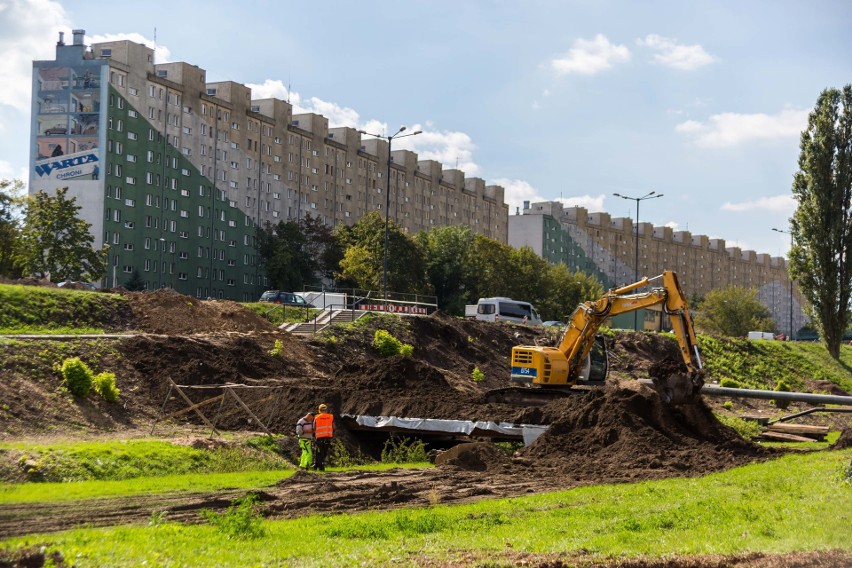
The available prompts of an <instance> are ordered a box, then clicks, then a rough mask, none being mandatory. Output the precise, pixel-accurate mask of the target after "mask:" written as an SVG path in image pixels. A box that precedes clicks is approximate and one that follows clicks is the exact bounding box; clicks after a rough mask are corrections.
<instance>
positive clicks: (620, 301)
mask: <svg viewBox="0 0 852 568" xmlns="http://www.w3.org/2000/svg"><path fill="white" fill-rule="evenodd" d="M660 279H662V286H661V287H655V288H652V289H651V291H649V292H642V293H637V294H631V292H633V291H634V290H637V289H639V288H643V287H645V286H648V285H649V284H651V283H652V282H654V281H657V280H660ZM655 305H662V307H663V309H664V310H665V313H666V314H668V315H669V317H670V319H671V321H672V327H673V330H674V333H675V336H676V337H677V341H678V344H679V346H680V352H681V356H682V358H683V362H684V364H685V365H686V371H687V373H686V375H683V374H679V373H676V374H672V375H670V376H667V377H659V378H654V382H655V385H656V386H657V390H658V391H659V392H660V394H661V395H662V396H663V397H664V398H665V399H666V400H668V401H669V402H672V403H676V404H679V403H682V402H686V401H687V400H689V399H690V398H692V396H693V395H694V394H695V393H697V392H698V391H699V390H700V389H701V386H702V385H703V375H704V372H703V369H702V364H701V358H700V356H699V353H698V347H697V341H696V338H695V332H694V330H693V325H692V318H691V316H690V315H689V309H688V307H687V302H686V296H684V294H683V290H681V287H680V283H679V282H678V279H677V275H676V274H675V273H674V272H671V271H666V272H663V274H661V275H660V276H657V277H654V278H650V279H649V278H644V279H642V280H641V281H639V282H636V283H634V284H630V285H628V286H624V287H622V288H616V289H613V290H610V291H608V292H607V293H606V294H604V295H603V297H601V298H600V299H598V300H594V301H588V302H585V303H583V304H580V306H578V307H577V309H576V310H575V311H574V313H573V314H572V315H571V319H570V321H569V322H568V328H567V329H566V330H565V333H564V334H563V336H562V339H561V341H560V342H559V345H558V346H557V347H544V346H537V345H535V346H529V345H518V346H515V347H514V348H513V349H512V380H513V381H517V382H522V383H531V384H532V385H534V386H541V387H570V386H573V385H575V384H577V382H578V381H580V382H583V381H585V380H586V379H588V377H587V376H584V372H585V370H586V369H588V365H587V359H588V356H589V352H590V351H591V350H592V347H593V345H594V343H595V335H596V333H597V331H598V329H599V328H600V326H601V325H603V323H604V322H605V321H606V320H607V318H610V317H612V316H615V315H618V314H624V313H628V312H633V311H636V310H639V309H642V308H647V307H650V306H655Z"/></svg>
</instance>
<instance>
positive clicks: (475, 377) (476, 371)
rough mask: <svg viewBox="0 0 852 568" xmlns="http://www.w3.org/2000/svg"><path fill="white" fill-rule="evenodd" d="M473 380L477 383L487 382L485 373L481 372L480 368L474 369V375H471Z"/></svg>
mask: <svg viewBox="0 0 852 568" xmlns="http://www.w3.org/2000/svg"><path fill="white" fill-rule="evenodd" d="M471 378H472V379H473V380H474V381H476V382H477V383H478V382H480V381H484V380H485V373H483V372H482V371H480V370H479V367H474V368H473V373H471Z"/></svg>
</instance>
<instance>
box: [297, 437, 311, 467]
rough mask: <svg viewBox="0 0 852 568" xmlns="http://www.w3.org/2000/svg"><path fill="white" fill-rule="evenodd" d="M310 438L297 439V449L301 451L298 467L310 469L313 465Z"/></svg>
mask: <svg viewBox="0 0 852 568" xmlns="http://www.w3.org/2000/svg"><path fill="white" fill-rule="evenodd" d="M311 442H312V440H311V439H310V438H299V447H300V448H301V449H302V457H301V458H300V459H299V467H301V468H304V469H310V467H311V466H312V465H313V463H314V452H313V449H312V447H311Z"/></svg>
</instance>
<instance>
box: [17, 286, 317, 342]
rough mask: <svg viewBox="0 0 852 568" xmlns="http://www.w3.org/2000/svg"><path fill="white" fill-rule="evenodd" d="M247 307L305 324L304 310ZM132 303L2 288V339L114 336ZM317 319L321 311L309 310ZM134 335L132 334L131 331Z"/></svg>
mask: <svg viewBox="0 0 852 568" xmlns="http://www.w3.org/2000/svg"><path fill="white" fill-rule="evenodd" d="M245 306H246V307H247V308H248V309H250V310H252V311H254V312H256V313H258V314H260V315H264V316H265V317H267V318H268V319H269V320H270V321H271V322H272V323H273V324H275V325H280V324H281V323H283V322H285V321H287V322H300V321H305V319H306V314H305V310H304V309H300V308H290V307H288V308H286V309H282V308H281V306H275V305H274V304H268V303H260V302H251V303H247V304H245ZM129 309H130V308H129V300H128V299H127V298H126V297H124V296H122V295H120V294H113V293H109V292H92V291H88V290H65V289H62V288H45V287H39V286H20V285H15V284H0V335H11V334H54V335H60V334H63V335H82V334H102V333H111V332H114V331H115V330H114V329H113V326H114V324H115V321H116V313H117V312H119V311H122V310H123V311H129ZM307 312H308V313H307V317H308V318H312V317H314V316H315V315H316V314H317V313H318V312H319V310H313V309H309V310H307ZM131 331H132V330H131Z"/></svg>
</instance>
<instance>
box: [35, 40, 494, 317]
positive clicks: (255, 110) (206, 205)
mask: <svg viewBox="0 0 852 568" xmlns="http://www.w3.org/2000/svg"><path fill="white" fill-rule="evenodd" d="M84 35H85V32H84V31H83V30H74V32H73V42H72V44H71V45H66V44H65V42H64V37H63V36H62V34H60V37H59V41H58V42H57V45H56V58H55V60H50V61H35V62H33V98H32V120H31V145H30V147H31V156H30V180H29V187H30V192H31V193H35V192H38V191H46V192H49V193H50V192H54V191H56V189H57V188H61V187H68V194H69V195H70V196H72V197H74V198H76V202H77V204H78V205H80V206H81V207H82V209H81V216H82V217H83V218H84V219H85V220H86V221H87V222H89V223H91V225H92V229H91V230H92V234H93V235H94V237H95V243H96V245H98V246H99V245H100V244H105V245H109V246H110V253H109V262H110V271H109V273H108V275H107V277H106V278H105V280H104V282H103V283H102V284H104V285H106V286H114V285H120V284H122V283H124V282H126V281H127V280H129V279H130V277H131V274H132V273H133V272H134V271H137V270H138V271H139V273H140V274H141V276H142V278H143V279H144V280H145V282H146V285H147V287H148V288H149V289H154V288H160V287H171V288H174V289H176V290H177V291H179V292H181V293H184V294H188V295H193V296H196V297H214V298H227V299H233V300H240V301H245V300H252V299H256V298H257V297H259V293H260V291H261V290H262V289H264V288H266V287H267V285H268V282H267V279H266V275H265V274H264V273H263V271H262V270H261V269H260V267H259V264H258V258H257V256H256V252H255V248H254V236H255V230H256V227H257V226H263V225H265V224H266V223H267V222H268V223H272V224H276V223H278V222H279V221H287V220H294V219H301V218H304V217H305V216H307V215H311V216H313V217H317V218H319V219H321V220H322V221H323V222H324V223H326V224H327V225H329V226H334V225H336V224H338V223H344V224H346V225H352V224H354V223H356V222H357V221H358V220H359V219H360V218H361V217H363V216H364V215H365V214H366V213H367V212H370V211H378V212H379V213H380V214H381V215H382V216H384V215H385V214H386V211H385V208H386V205H385V203H386V200H387V198H388V196H387V195H386V194H385V192H386V188H387V186H388V179H387V164H388V144H387V141H386V140H382V139H372V138H371V139H367V138H364V139H362V138H361V135H360V134H359V133H358V132H357V130H355V129H352V128H345V127H343V128H329V126H328V119H327V118H325V117H323V116H321V115H318V114H295V115H294V114H293V107H292V106H291V105H290V104H289V103H288V102H286V101H283V100H279V99H261V100H253V99H252V96H251V90H250V89H249V88H248V87H246V86H245V85H242V84H240V83H236V82H232V81H223V82H217V83H208V82H207V80H206V72H205V70H203V69H201V68H199V67H197V66H195V65H191V64H188V63H182V62H181V63H163V64H157V63H156V62H155V61H154V52H153V50H152V49H150V48H148V47H145V46H144V45H140V44H137V43H134V42H131V41H115V42H106V43H99V44H95V45H93V46H91V47H87V46H85V45H84V42H83V37H84ZM388 212H389V214H390V218H391V219H393V220H394V221H395V222H396V223H397V224H399V225H400V226H401V227H402V228H403V230H405V231H408V232H410V233H416V232H418V231H421V230H426V229H430V228H433V227H439V226H448V225H465V226H468V227H470V228H471V229H472V230H473V231H474V232H476V233H481V234H484V235H486V236H488V237H491V238H493V239H496V240H498V241H500V242H503V243H506V242H508V206H507V205H506V204H505V203H504V190H503V188H502V187H499V186H495V185H486V183H485V182H484V180H482V179H479V178H467V179H466V178H465V174H464V172H462V171H460V170H456V169H443V167H442V165H441V164H440V163H438V162H434V161H430V160H418V156H417V154H415V153H413V152H410V151H407V150H394V151H393V152H392V155H391V167H390V207H389V208H388Z"/></svg>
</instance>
